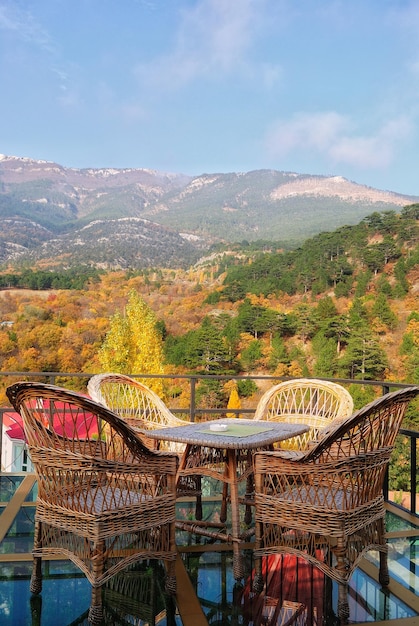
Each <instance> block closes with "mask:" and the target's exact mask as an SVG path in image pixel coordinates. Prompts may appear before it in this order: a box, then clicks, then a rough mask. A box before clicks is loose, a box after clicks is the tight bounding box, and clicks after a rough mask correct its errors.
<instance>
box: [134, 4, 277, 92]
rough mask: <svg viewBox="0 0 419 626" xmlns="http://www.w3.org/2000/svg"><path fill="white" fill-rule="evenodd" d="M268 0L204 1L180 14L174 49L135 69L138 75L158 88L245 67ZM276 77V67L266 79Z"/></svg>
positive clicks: (177, 85) (178, 85)
mask: <svg viewBox="0 0 419 626" xmlns="http://www.w3.org/2000/svg"><path fill="white" fill-rule="evenodd" d="M264 2H265V0H235V2H230V1H229V2H226V1H225V0H200V1H199V2H196V3H195V4H194V5H193V6H192V7H191V8H189V9H188V10H186V9H184V10H183V11H182V12H181V13H180V18H181V19H180V23H179V27H178V30H177V32H176V33H175V42H174V45H173V49H172V50H171V51H170V52H169V53H168V54H166V55H164V56H161V57H159V58H156V59H155V60H154V61H152V62H151V63H149V64H145V63H144V64H139V65H137V67H136V68H135V74H136V75H137V77H138V78H139V79H140V80H142V81H145V82H147V83H148V84H151V85H154V86H155V87H163V86H164V87H166V88H170V89H173V88H176V87H180V86H183V85H185V84H187V83H189V82H190V81H192V80H194V79H196V78H197V77H201V76H208V75H210V76H219V75H222V74H230V73H231V72H233V71H237V70H240V69H243V66H244V65H245V63H246V54H247V52H248V50H249V49H250V47H251V45H252V43H253V41H254V38H255V36H256V30H257V23H258V16H259V15H260V11H261V9H262V6H263V4H264ZM273 79H274V73H273V69H272V68H271V69H270V73H269V74H268V73H267V71H266V80H268V81H270V82H272V80H273Z"/></svg>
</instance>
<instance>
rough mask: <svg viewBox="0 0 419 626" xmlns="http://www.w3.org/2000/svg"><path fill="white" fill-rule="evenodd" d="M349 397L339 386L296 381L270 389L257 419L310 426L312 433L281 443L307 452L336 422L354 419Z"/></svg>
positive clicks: (312, 381)
mask: <svg viewBox="0 0 419 626" xmlns="http://www.w3.org/2000/svg"><path fill="white" fill-rule="evenodd" d="M353 407H354V403H353V400H352V397H351V395H350V393H349V392H348V391H347V390H346V389H345V388H344V387H342V386H341V385H338V384H337V383H332V382H327V381H324V380H317V379H310V378H297V379H294V380H287V381H285V382H282V383H279V385H275V386H274V387H271V389H268V391H266V392H265V393H264V394H263V396H262V397H261V399H260V400H259V402H258V405H257V407H256V411H255V414H254V416H253V417H254V419H256V420H275V421H280V422H289V423H294V424H295V423H298V422H302V423H303V424H308V425H309V426H311V428H310V430H309V431H307V432H306V433H304V435H299V436H298V437H292V438H291V439H288V440H287V441H284V442H282V443H281V448H282V449H284V448H288V449H296V450H304V449H306V448H307V446H308V444H309V443H310V442H311V441H316V440H317V438H318V436H319V432H321V431H322V429H323V428H325V427H327V426H329V425H330V424H331V422H333V421H334V420H336V419H343V418H345V417H348V416H349V415H351V413H352V411H353Z"/></svg>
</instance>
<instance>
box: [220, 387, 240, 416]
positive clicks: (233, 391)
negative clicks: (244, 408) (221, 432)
mask: <svg viewBox="0 0 419 626" xmlns="http://www.w3.org/2000/svg"><path fill="white" fill-rule="evenodd" d="M224 388H225V389H226V390H229V391H230V396H229V399H228V403H227V409H240V408H241V402H240V397H239V392H238V389H237V383H236V381H234V380H231V381H229V382H228V383H226V384H225V385H224ZM226 416H227V417H240V413H231V412H227V413H226Z"/></svg>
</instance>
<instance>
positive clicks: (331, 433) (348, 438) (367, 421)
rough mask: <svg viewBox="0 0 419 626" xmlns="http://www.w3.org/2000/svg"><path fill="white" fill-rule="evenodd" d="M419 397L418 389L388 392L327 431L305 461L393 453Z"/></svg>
mask: <svg viewBox="0 0 419 626" xmlns="http://www.w3.org/2000/svg"><path fill="white" fill-rule="evenodd" d="M418 394H419V386H412V387H406V388H404V389H399V390H398V391H393V392H391V393H387V394H385V395H384V396H381V397H380V398H377V399H376V400H374V401H372V402H370V403H369V404H367V405H365V406H364V407H363V408H362V409H359V410H358V411H356V412H355V413H353V414H352V415H351V416H349V417H348V418H346V419H345V420H343V421H339V422H337V423H336V424H335V425H333V424H332V426H331V427H330V428H329V429H327V431H325V433H324V435H323V437H322V438H321V439H320V440H319V441H318V442H317V443H316V444H315V445H313V447H311V448H310V450H309V451H308V452H307V453H306V454H305V455H304V457H305V459H306V460H310V459H319V460H321V461H322V462H327V461H328V460H336V459H344V458H348V457H354V456H362V455H366V454H372V453H374V452H377V451H388V452H390V453H391V451H392V450H393V448H394V443H395V439H396V436H397V434H398V432H399V430H400V426H401V423H402V421H403V418H404V415H405V413H406V409H407V407H408V404H409V403H410V401H411V400H413V398H415V397H416V396H417V395H418Z"/></svg>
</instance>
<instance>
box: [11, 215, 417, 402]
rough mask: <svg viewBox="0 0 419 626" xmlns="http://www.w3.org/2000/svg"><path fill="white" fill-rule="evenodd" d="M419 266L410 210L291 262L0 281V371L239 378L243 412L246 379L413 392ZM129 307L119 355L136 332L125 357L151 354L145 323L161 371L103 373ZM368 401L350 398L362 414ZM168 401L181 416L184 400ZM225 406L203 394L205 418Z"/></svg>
mask: <svg viewBox="0 0 419 626" xmlns="http://www.w3.org/2000/svg"><path fill="white" fill-rule="evenodd" d="M418 261H419V205H418V204H414V205H409V206H407V207H405V208H404V209H403V210H402V211H401V212H400V213H399V214H397V213H395V212H394V211H386V212H383V213H373V214H371V215H369V216H368V217H366V218H365V219H363V220H362V221H361V222H360V223H359V224H357V225H355V226H345V227H341V228H339V229H337V230H336V231H334V232H330V233H321V234H320V235H317V236H315V237H313V238H311V239H308V240H306V242H305V243H304V244H303V245H302V246H301V247H299V248H298V249H296V250H291V251H290V250H285V251H281V250H279V249H277V248H276V247H275V245H274V244H272V243H271V244H269V245H267V244H266V242H265V243H264V242H260V245H257V244H256V243H255V242H252V245H249V244H248V243H247V242H243V243H242V244H241V245H240V246H239V247H238V246H237V245H236V247H235V248H234V249H232V248H229V247H227V246H224V247H220V246H219V247H218V249H214V250H211V251H210V252H209V254H208V255H207V257H204V258H203V259H201V261H200V262H199V263H197V264H196V265H194V266H192V267H190V268H189V270H187V271H185V270H182V269H176V268H170V269H165V268H158V269H153V268H149V269H142V270H138V269H132V270H129V271H119V272H104V271H99V270H97V269H95V268H90V267H81V268H77V269H73V270H71V271H70V270H69V271H66V272H61V274H60V272H57V271H56V270H54V271H48V269H45V268H39V267H38V268H37V267H33V268H30V269H28V268H26V269H25V270H21V271H20V272H19V271H17V270H16V268H11V267H4V268H2V270H1V271H0V370H1V371H4V372H5V371H8V372H10V371H19V372H24V371H41V372H43V371H45V372H51V371H54V372H84V373H96V372H98V371H104V369H109V368H111V367H114V368H118V369H119V370H121V368H125V371H127V372H130V373H141V369H143V373H146V371H145V370H146V369H147V367H148V368H149V369H148V371H149V373H166V374H172V375H176V374H179V375H180V374H188V373H198V374H206V375H208V374H223V375H227V376H231V377H232V379H233V378H234V376H238V375H246V376H248V377H249V380H241V381H239V382H238V393H239V396H240V398H241V401H242V402H246V398H251V399H252V401H253V400H254V394H255V393H256V394H257V392H258V388H257V386H256V385H255V383H254V382H252V381H251V380H250V378H251V377H252V375H253V376H255V375H271V376H277V377H295V376H318V377H324V378H345V379H358V380H388V381H395V382H402V383H403V382H405V383H415V384H417V383H419V368H418V364H419V307H418V292H417V285H418ZM133 293H134V294H136V296H137V297H138V299H139V302H138V303H137V304H136V306H139V307H140V309H141V316H140V317H139V321H138V322H137V324H138V328H137V327H136V326H135V324H136V323H135V320H134V323H133V324H132V325H131V331H129V330H127V329H126V328H125V330H124V332H125V339H124V346H127V345H128V344H129V342H130V341H131V340H130V339H129V337H128V335H127V334H126V333H129V332H132V333H134V334H135V340H132V341H133V342H134V341H135V343H134V347H133V349H132V351H131V354H132V355H135V353H136V351H137V352H138V351H141V350H140V347H139V346H141V345H142V344H144V345H145V346H146V348H147V345H148V344H147V342H146V340H145V335H144V333H145V330H144V328H145V325H144V322H143V320H144V319H145V316H146V315H147V314H148V312H151V313H152V314H153V315H154V317H155V321H154V322H153V328H154V333H155V337H156V338H157V339H156V341H158V342H160V343H161V357H160V361H161V363H159V368H160V369H156V361H154V364H152V365H147V362H146V361H141V360H138V359H137V360H135V357H134V356H131V357H127V358H128V360H127V361H126V362H125V363H124V364H122V363H121V362H115V361H110V362H109V361H108V362H107V363H103V362H101V360H100V355H101V354H102V351H103V346H104V344H105V343H106V341H108V342H109V331H110V329H111V327H112V325H115V324H116V323H119V324H120V325H123V324H124V323H125V322H124V319H125V320H126V317H127V315H126V312H127V303H128V302H129V298H130V294H133ZM141 307H142V308H141ZM144 307H145V308H144ZM121 327H122V326H121ZM133 329H134V330H133ZM147 349H148V350H149V347H148V348H147ZM118 350H119V353H120V354H121V353H122V352H121V346H119V348H118V349H117V350H116V352H118ZM372 389H373V388H372V387H365V388H364V387H362V386H360V385H356V386H353V390H352V391H353V395H354V399H355V402H356V404H357V405H358V406H360V405H361V404H363V403H365V402H366V401H368V400H369V399H371V394H372V393H373V391H372ZM3 391H4V390H3V389H2V390H1V392H0V393H1V394H2V395H1V397H0V402H2V403H4V393H3ZM164 393H166V394H168V395H169V396H170V398H171V400H172V401H174V398H176V402H177V403H178V405H179V406H181V405H182V402H183V400H182V393H183V392H182V389H181V388H180V389H178V388H177V386H176V385H173V386H172V388H171V389H166V390H165V391H164ZM228 397H229V391H228V386H227V389H225V388H224V386H223V385H222V384H221V383H217V384H216V383H214V382H211V381H208V382H207V383H205V384H204V383H202V384H201V385H200V388H199V394H198V401H199V402H201V403H205V405H206V406H208V405H210V406H213V407H215V408H216V407H218V406H221V407H222V406H226V403H227V401H228Z"/></svg>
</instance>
